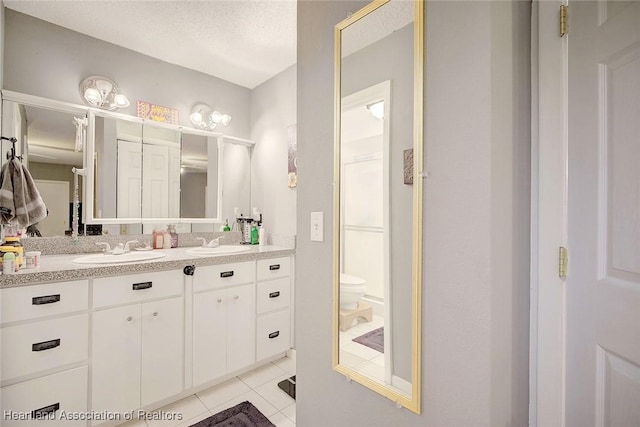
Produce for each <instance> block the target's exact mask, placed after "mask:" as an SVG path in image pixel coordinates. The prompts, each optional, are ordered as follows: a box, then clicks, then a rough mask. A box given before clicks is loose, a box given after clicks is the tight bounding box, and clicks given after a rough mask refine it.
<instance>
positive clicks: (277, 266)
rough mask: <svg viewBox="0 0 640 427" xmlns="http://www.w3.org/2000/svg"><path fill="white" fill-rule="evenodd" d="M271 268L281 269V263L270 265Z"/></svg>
mask: <svg viewBox="0 0 640 427" xmlns="http://www.w3.org/2000/svg"><path fill="white" fill-rule="evenodd" d="M269 270H271V271H273V270H280V264H273V265H270V266H269Z"/></svg>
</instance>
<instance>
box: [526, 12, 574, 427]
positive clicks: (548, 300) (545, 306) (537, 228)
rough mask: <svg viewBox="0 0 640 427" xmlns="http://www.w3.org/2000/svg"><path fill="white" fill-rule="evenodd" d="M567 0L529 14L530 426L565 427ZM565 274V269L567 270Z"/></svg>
mask: <svg viewBox="0 0 640 427" xmlns="http://www.w3.org/2000/svg"><path fill="white" fill-rule="evenodd" d="M562 4H567V0H563V1H557V0H544V1H542V0H534V1H533V2H532V10H531V12H532V13H531V32H532V34H531V77H532V78H531V103H532V104H531V143H532V147H531V186H532V187H531V288H530V292H531V293H530V301H531V305H530V353H529V355H530V363H529V425H530V426H533V427H535V426H548V425H549V426H550V425H553V426H561V427H563V426H564V425H565V393H566V388H565V348H566V347H565V346H566V335H565V334H566V328H565V324H566V289H565V282H566V280H565V279H562V278H560V277H559V274H558V264H559V262H558V261H559V248H560V247H566V245H567V171H568V168H567V164H568V120H567V111H568V40H567V36H564V37H561V36H560V34H559V16H560V12H559V11H560V6H561V5H562ZM569 268H570V267H569Z"/></svg>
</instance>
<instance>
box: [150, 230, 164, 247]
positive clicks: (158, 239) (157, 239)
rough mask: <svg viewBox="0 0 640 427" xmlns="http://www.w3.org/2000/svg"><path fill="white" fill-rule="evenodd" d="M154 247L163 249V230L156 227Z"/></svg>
mask: <svg viewBox="0 0 640 427" xmlns="http://www.w3.org/2000/svg"><path fill="white" fill-rule="evenodd" d="M152 240H153V245H152V246H153V249H162V246H163V243H164V242H163V241H162V240H163V235H162V230H160V228H156V229H155V230H153V239H152Z"/></svg>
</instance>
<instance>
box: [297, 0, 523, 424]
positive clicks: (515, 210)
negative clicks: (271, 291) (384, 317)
mask: <svg viewBox="0 0 640 427" xmlns="http://www.w3.org/2000/svg"><path fill="white" fill-rule="evenodd" d="M364 4H366V2H307V1H302V2H299V3H298V147H299V175H300V180H299V188H298V195H299V197H298V208H297V214H298V229H299V231H300V236H299V238H298V249H297V255H296V284H297V288H296V300H295V303H296V346H297V352H298V353H297V363H298V366H297V384H298V392H297V398H298V399H297V404H296V408H297V415H296V417H297V422H298V424H299V425H304V426H310V427H314V426H327V425H331V426H336V427H338V426H365V425H366V426H381V427H382V426H391V425H394V426H396V425H398V426H399V425H402V426H409V427H410V426H416V427H417V426H420V427H424V426H447V427H455V426H474V427H475V426H515V427H519V426H525V425H527V423H528V419H527V414H528V382H527V376H528V329H529V326H528V312H529V306H528V303H529V300H528V290H529V283H528V259H529V258H528V250H529V249H528V248H529V223H528V221H529V219H528V218H529V216H528V203H529V202H528V201H529V195H530V194H529V180H528V176H529V163H530V162H529V150H530V137H529V134H530V120H529V118H530V109H529V103H530V94H529V87H530V86H529V69H528V67H527V64H528V61H529V53H530V46H529V30H530V24H529V19H530V3H529V2H527V1H522V2H519V1H515V2H503V1H495V2H488V1H469V2H448V1H445V2H438V1H432V2H427V3H426V5H427V6H426V9H427V10H426V14H425V16H426V25H425V28H426V31H427V35H426V48H425V52H426V74H425V83H426V84H425V100H426V101H425V121H424V124H425V165H426V170H427V171H428V172H429V178H428V180H427V181H426V182H425V194H424V199H423V200H424V206H425V218H424V243H425V252H424V259H423V260H422V262H423V268H424V278H423V284H422V285H423V300H422V306H423V310H424V311H423V313H424V315H423V322H422V343H423V358H422V374H423V376H422V389H423V394H422V397H423V403H422V411H423V413H422V415H419V416H418V415H415V414H412V413H409V412H408V411H406V410H402V409H397V408H395V406H394V404H393V403H392V402H391V401H388V400H386V399H385V398H382V397H380V396H379V395H377V394H375V393H373V392H370V391H369V390H366V389H365V388H363V387H362V386H360V385H358V384H354V383H347V382H346V381H345V379H344V378H343V377H342V376H341V375H339V374H337V373H335V372H333V371H332V369H331V339H332V338H331V337H332V333H331V332H332V331H331V315H332V313H331V271H332V269H331V266H332V238H331V237H329V238H327V239H326V240H325V242H323V243H318V242H311V241H310V240H309V237H308V236H307V233H306V230H308V229H309V213H310V212H311V211H316V210H318V211H324V212H325V226H326V227H330V225H331V223H332V220H333V218H332V217H331V212H332V211H331V206H332V190H333V187H332V180H333V168H332V164H333V156H332V154H333V145H332V141H333V133H332V129H333V26H334V25H335V24H336V23H338V22H339V21H341V20H342V19H344V18H345V17H347V14H348V13H349V12H354V11H356V10H357V9H358V8H360V7H361V6H363V5H364ZM452 22H455V25H454V26H453V27H452Z"/></svg>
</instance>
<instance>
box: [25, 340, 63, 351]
mask: <svg viewBox="0 0 640 427" xmlns="http://www.w3.org/2000/svg"><path fill="white" fill-rule="evenodd" d="M59 345H60V338H58V339H57V340H51V341H43V342H37V343H35V344H31V351H44V350H51V349H52V348H56V347H58V346H59Z"/></svg>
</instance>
